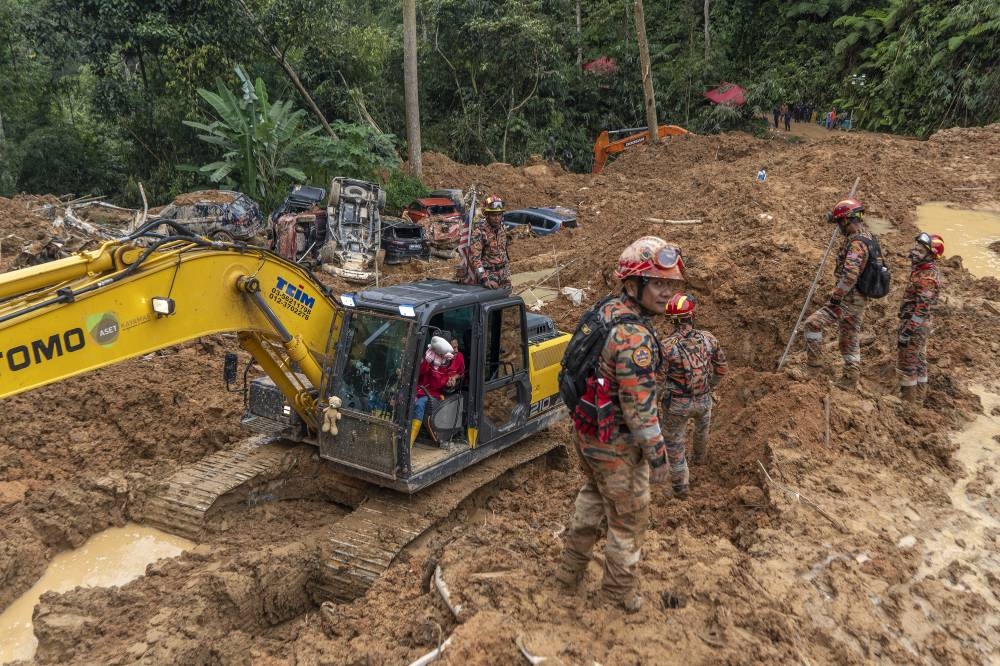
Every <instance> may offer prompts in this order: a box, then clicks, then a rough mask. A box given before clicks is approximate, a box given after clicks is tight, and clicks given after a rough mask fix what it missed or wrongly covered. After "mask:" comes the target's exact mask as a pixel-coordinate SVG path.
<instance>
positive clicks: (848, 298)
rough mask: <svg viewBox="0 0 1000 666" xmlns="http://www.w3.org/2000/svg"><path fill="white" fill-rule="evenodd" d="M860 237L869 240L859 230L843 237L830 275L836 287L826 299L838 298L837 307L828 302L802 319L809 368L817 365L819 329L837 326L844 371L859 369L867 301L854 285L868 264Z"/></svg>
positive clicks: (820, 332) (820, 339)
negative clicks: (832, 276)
mask: <svg viewBox="0 0 1000 666" xmlns="http://www.w3.org/2000/svg"><path fill="white" fill-rule="evenodd" d="M862 238H868V239H871V238H872V235H871V232H870V231H868V230H867V229H864V228H862V229H861V231H859V232H858V233H856V234H854V235H852V236H849V237H847V238H845V239H844V244H843V245H842V246H841V248H840V253H839V254H838V255H837V267H836V268H835V269H834V273H833V274H834V276H836V278H837V286H836V287H834V289H833V292H832V293H831V294H830V298H833V299H840V305H839V306H831V305H830V304H829V303H828V304H826V305H824V306H823V307H821V308H820V309H819V310H816V311H815V312H813V313H812V314H811V315H809V318H808V319H806V323H805V334H804V335H803V337H804V338H805V341H806V354H807V355H808V357H809V364H810V365H819V358H820V356H821V354H822V346H823V328H824V327H825V326H829V325H831V324H834V323H839V328H840V354H841V356H843V358H844V369H845V371H853V372H858V371H860V369H861V320H862V319H863V318H864V316H865V306H866V305H867V304H868V299H867V298H866V297H865V296H862V295H861V293H860V292H858V290H857V289H855V285H856V284H857V281H858V276H860V275H861V271H863V270H864V269H865V265H866V264H867V263H868V246H867V245H865V243H864V241H862V240H861V239H862Z"/></svg>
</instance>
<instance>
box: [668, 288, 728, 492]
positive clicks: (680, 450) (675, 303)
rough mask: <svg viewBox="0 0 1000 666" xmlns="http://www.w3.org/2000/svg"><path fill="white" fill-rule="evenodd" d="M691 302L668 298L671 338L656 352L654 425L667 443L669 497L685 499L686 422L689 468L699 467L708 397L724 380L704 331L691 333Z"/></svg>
mask: <svg viewBox="0 0 1000 666" xmlns="http://www.w3.org/2000/svg"><path fill="white" fill-rule="evenodd" d="M695 305H696V304H695V301H694V299H693V298H692V297H691V296H688V295H687V294H674V295H673V297H671V299H670V301H669V302H668V303H667V317H668V318H669V319H671V320H672V321H673V323H674V332H673V333H672V334H670V336H668V337H667V338H666V339H665V340H663V345H662V347H661V351H662V361H661V364H660V377H661V378H662V384H661V386H660V400H661V401H662V402H661V407H660V424H661V425H662V427H663V438H664V440H665V441H666V443H667V457H668V459H669V460H670V477H671V483H672V484H673V491H674V497H677V498H678V499H686V498H687V496H688V486H689V481H688V464H687V457H686V455H685V450H684V440H685V436H686V428H687V422H688V420H690V419H694V451H693V455H692V458H691V462H693V463H695V464H701V463H704V462H705V460H706V458H707V456H708V431H709V429H710V428H711V427H712V391H713V390H715V388H716V387H717V386H718V385H719V383H720V382H721V381H722V378H723V377H725V376H726V370H727V365H726V355H725V353H723V351H722V347H721V346H720V345H719V341H718V340H717V339H716V337H715V336H714V335H712V334H711V333H709V332H708V331H702V330H699V329H697V328H695V327H694V312H695Z"/></svg>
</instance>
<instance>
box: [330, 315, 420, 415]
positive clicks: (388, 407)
mask: <svg viewBox="0 0 1000 666" xmlns="http://www.w3.org/2000/svg"><path fill="white" fill-rule="evenodd" d="M349 326H350V328H349V331H348V335H349V336H350V337H349V353H348V358H347V361H346V363H345V365H344V375H343V385H342V387H341V396H340V397H341V399H342V400H343V401H344V407H346V408H348V409H353V410H357V411H359V412H364V413H366V414H368V415H370V416H374V417H376V418H380V419H385V420H388V421H391V420H393V419H394V417H395V410H396V407H397V404H396V403H397V400H396V396H397V395H398V394H399V385H400V375H401V369H402V365H403V356H404V353H405V351H406V345H407V340H408V339H409V337H410V329H411V324H410V322H408V321H406V320H403V319H390V318H386V317H380V316H376V315H372V314H366V313H361V312H355V313H353V314H352V315H351V320H350V324H349Z"/></svg>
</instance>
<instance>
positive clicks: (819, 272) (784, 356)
mask: <svg viewBox="0 0 1000 666" xmlns="http://www.w3.org/2000/svg"><path fill="white" fill-rule="evenodd" d="M860 182H861V176H858V177H857V178H855V179H854V187H852V188H851V191H850V193H849V194H848V195H847V198H848V199H851V198H853V197H854V193H855V192H857V191H858V183H860ZM839 234H840V228H839V227H834V228H833V235H831V236H830V243H829V244H828V245H827V246H826V252H824V253H823V259H822V260H821V261H820V262H819V268H817V269H816V277H814V278H813V282H812V286H811V287H809V293H808V294H807V295H806V302H805V303H803V304H802V311H801V312H799V318H798V320H797V321H796V322H795V328H793V329H792V334H791V335H790V336H788V344H786V345H785V352H784V353H783V354H782V355H781V360H780V361H778V370H779V371H780V370H781V368H782V367H783V366H784V365H785V359H787V358H788V351H789V350H790V349H791V348H792V342H794V341H795V336H796V334H797V333H798V332H799V326H800V325H801V324H802V318H803V317H805V316H806V310H808V309H809V305H810V304H811V303H812V298H813V294H815V293H816V285H818V284H819V279H820V278H821V277H822V276H823V267H824V266H826V258H827V257H829V256H830V250H832V249H833V244H834V243H835V242H836V241H837V236H838V235H839Z"/></svg>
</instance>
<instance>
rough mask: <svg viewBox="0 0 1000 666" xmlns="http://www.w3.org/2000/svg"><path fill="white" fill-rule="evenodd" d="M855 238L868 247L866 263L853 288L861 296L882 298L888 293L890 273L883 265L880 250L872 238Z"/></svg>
mask: <svg viewBox="0 0 1000 666" xmlns="http://www.w3.org/2000/svg"><path fill="white" fill-rule="evenodd" d="M857 238H858V239H860V240H861V241H862V242H864V244H865V245H867V246H868V261H867V262H866V263H865V268H864V270H863V271H861V275H859V276H858V282H857V284H856V285H855V286H856V287H857V290H858V292H859V293H860V294H861V295H862V296H867V297H868V298H883V297H884V296H885V295H886V294H888V293H889V282H890V280H891V279H892V273H891V272H890V271H889V267H888V266H886V265H885V259H883V258H882V248H881V247H880V246H879V244H878V241H877V240H876V239H875V237H874V236H873V237H872V238H870V239H869V238H865V237H864V236H857Z"/></svg>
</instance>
